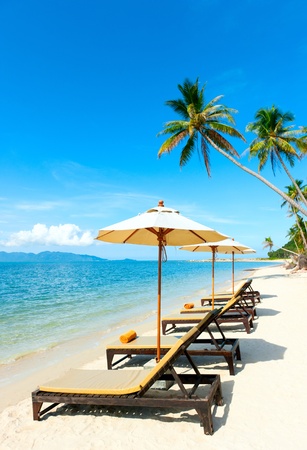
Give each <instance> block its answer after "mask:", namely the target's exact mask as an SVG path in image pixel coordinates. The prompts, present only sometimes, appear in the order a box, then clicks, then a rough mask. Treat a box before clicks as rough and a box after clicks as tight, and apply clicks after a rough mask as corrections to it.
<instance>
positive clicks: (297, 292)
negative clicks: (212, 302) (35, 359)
mask: <svg viewBox="0 0 307 450" xmlns="http://www.w3.org/2000/svg"><path fill="white" fill-rule="evenodd" d="M247 276H250V273H248V274H247ZM253 280H254V281H253V287H254V289H257V290H259V291H260V292H261V294H262V302H261V304H260V305H259V306H258V308H257V310H258V314H259V317H258V318H257V319H256V320H255V327H254V330H253V332H252V333H251V334H250V335H248V334H246V333H245V332H244V331H243V328H242V327H236V328H235V329H232V330H230V329H229V327H228V326H227V327H224V328H225V329H226V335H227V336H229V337H231V336H235V337H239V338H240V347H241V353H242V362H236V367H235V371H236V375H235V376H231V375H229V372H228V369H227V366H226V363H225V362H224V360H222V359H219V358H215V359H214V360H210V362H209V363H208V360H205V362H204V360H200V358H197V362H198V364H200V368H201V371H205V372H208V373H219V374H220V375H221V379H222V389H223V396H224V406H222V407H215V408H214V409H213V423H214V428H215V433H214V435H213V436H206V435H204V434H203V430H202V428H200V426H199V419H198V416H197V415H196V413H195V412H194V411H192V410H191V411H182V412H173V411H172V412H170V411H166V410H163V409H160V410H152V409H149V410H145V409H137V408H135V409H134V408H133V409H129V408H121V409H120V410H119V409H118V408H115V407H112V408H108V409H106V408H101V409H98V408H96V409H94V408H92V409H90V408H85V409H84V408H82V407H79V408H74V409H72V408H68V409H67V411H64V409H63V407H61V408H60V409H59V411H58V412H56V411H57V410H56V409H55V410H53V411H54V412H53V411H52V412H51V413H49V414H47V415H46V416H45V418H43V420H42V421H40V422H34V421H33V420H32V405H31V399H30V395H31V391H32V390H34V389H35V388H36V384H37V374H36V375H35V374H33V376H32V379H31V378H29V379H27V380H26V381H22V380H20V379H18V380H17V382H16V386H15V397H14V398H16V399H17V398H18V396H19V397H20V398H19V399H18V400H21V401H19V403H18V404H14V405H12V406H8V407H6V408H5V409H4V410H3V411H2V413H1V414H0V430H1V431H0V448H1V450H7V449H12V450H16V449H25V450H27V449H34V450H40V449H44V450H49V449H50V450H52V449H56V450H58V449H65V450H66V449H74V450H75V449H84V450H89V449H91V450H95V449H97V450H98V449H108V450H112V449H114V450H115V449H116V450H118V449H126V450H132V449H133V450H135V449H138V448H144V449H146V450H147V449H149V450H150V449H155V450H156V449H169V448H170V447H171V448H174V449H176V450H186V449H189V448H192V447H195V448H205V449H206V450H215V449H219V450H221V449H222V450H225V449H226V450H228V449H231V450H232V449H233V450H238V449H266V450H267V449H284V448H291V449H292V448H293V449H296V450H299V449H305V448H306V438H305V435H306V432H305V427H306V423H307V410H306V407H307V389H306V385H305V382H306V373H307V352H306V350H305V347H306V345H305V344H306V341H305V339H307V327H306V314H305V303H306V292H307V289H306V288H307V272H301V273H298V272H297V273H291V272H290V271H287V270H286V269H284V268H283V267H281V266H280V267H276V266H274V267H269V268H265V269H260V270H257V271H256V272H255V273H254V275H253ZM179 307H180V306H179ZM178 309H179V308H178ZM148 333H150V331H149V330H148ZM88 356H89V355H88ZM93 356H95V358H96V359H95V360H93V361H92V362H91V363H87V364H85V365H83V367H86V368H88V369H100V368H106V361H105V357H104V355H101V356H100V357H99V358H98V357H97V356H98V355H94V354H93ZM87 360H88V361H89V359H88V358H87ZM84 361H86V359H84ZM69 362H71V361H69ZM67 365H68V362H67V361H66V362H63V363H62V365H61V370H62V371H63V370H66V366H67ZM74 367H76V366H74ZM58 371H60V369H59V368H58ZM45 372H46V373H45V374H44V375H46V374H47V378H46V376H45V377H44V379H40V380H39V381H38V382H44V381H46V380H47V379H49V378H51V377H50V376H49V375H48V367H46V369H45ZM40 375H41V374H40ZM53 375H54V372H53V374H52V376H53ZM41 376H42V375H41ZM30 382H32V383H33V384H31V385H29V383H30ZM27 389H28V394H27V395H26V398H25V392H26V391H27ZM1 396H2V401H3V404H10V402H11V401H12V399H11V392H10V390H4V392H1ZM22 398H25V399H22ZM16 401H17V400H16Z"/></svg>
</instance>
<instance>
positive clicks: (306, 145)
mask: <svg viewBox="0 0 307 450" xmlns="http://www.w3.org/2000/svg"><path fill="white" fill-rule="evenodd" d="M293 120H294V116H293V114H292V113H291V112H286V113H283V112H282V111H281V110H280V109H278V108H276V107H275V106H274V105H273V106H272V108H261V109H259V110H258V111H257V112H256V114H255V122H251V123H249V124H248V125H247V127H246V130H247V131H251V132H254V133H255V134H256V135H257V137H256V138H255V139H254V140H253V141H252V143H251V144H250V146H249V154H250V157H255V156H257V157H258V160H259V166H258V169H259V172H260V171H261V170H262V169H263V167H264V166H265V165H266V163H267V162H268V160H270V161H271V165H272V170H273V173H274V175H275V167H277V166H279V165H281V166H282V168H283V169H284V171H285V172H286V174H287V175H288V177H289V178H290V180H291V181H292V183H293V185H294V186H295V188H296V190H297V194H298V195H297V198H296V201H301V202H303V203H304V204H305V206H307V199H306V198H305V196H304V195H303V193H302V191H301V189H300V187H299V185H298V184H297V183H296V180H295V179H294V178H293V177H292V175H291V173H290V172H289V170H288V168H287V166H286V164H285V162H284V160H285V161H287V162H288V163H289V165H290V167H293V166H294V161H295V159H301V157H302V153H301V152H306V150H307V141H306V138H305V136H303V134H302V133H303V131H302V128H300V129H298V130H294V129H293V126H291V125H289V126H287V123H289V122H293Z"/></svg>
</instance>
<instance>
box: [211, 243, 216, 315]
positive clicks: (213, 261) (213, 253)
mask: <svg viewBox="0 0 307 450" xmlns="http://www.w3.org/2000/svg"><path fill="white" fill-rule="evenodd" d="M211 249H212V302H211V305H212V309H214V263H215V250H216V247H211Z"/></svg>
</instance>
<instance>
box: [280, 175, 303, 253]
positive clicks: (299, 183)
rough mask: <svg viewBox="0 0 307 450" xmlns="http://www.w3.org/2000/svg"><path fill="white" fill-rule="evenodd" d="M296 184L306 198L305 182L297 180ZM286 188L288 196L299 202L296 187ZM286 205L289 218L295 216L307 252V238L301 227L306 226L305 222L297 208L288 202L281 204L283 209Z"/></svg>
mask: <svg viewBox="0 0 307 450" xmlns="http://www.w3.org/2000/svg"><path fill="white" fill-rule="evenodd" d="M295 182H296V185H297V186H299V188H300V190H301V192H302V193H303V195H304V196H306V193H307V186H303V181H302V180H295ZM286 188H287V195H288V196H289V197H291V198H292V199H294V200H296V201H299V194H298V191H297V189H296V187H295V186H294V185H293V184H292V185H290V186H286ZM285 205H288V207H289V217H292V216H295V221H296V225H297V228H298V230H299V233H300V235H301V241H302V244H303V247H304V249H305V251H307V240H306V236H305V233H304V230H303V228H302V226H301V223H304V224H305V222H304V221H303V219H302V217H301V216H299V214H298V212H297V208H294V207H293V206H292V205H290V204H289V203H288V202H286V201H284V202H283V203H282V204H281V207H283V206H285ZM305 229H306V224H305Z"/></svg>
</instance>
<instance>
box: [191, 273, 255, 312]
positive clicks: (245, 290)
mask: <svg viewBox="0 0 307 450" xmlns="http://www.w3.org/2000/svg"><path fill="white" fill-rule="evenodd" d="M252 281H253V280H252V279H251V278H248V279H247V280H243V281H242V282H241V283H240V284H239V286H238V287H237V290H236V291H235V293H234V294H232V293H231V292H219V293H215V294H214V302H227V301H228V300H230V299H231V298H232V297H233V296H237V297H238V296H241V297H242V298H245V299H246V300H247V301H251V302H252V304H253V305H255V303H260V301H261V299H260V292H259V291H254V289H253V288H252ZM200 302H201V305H202V306H203V305H205V303H209V304H211V302H212V295H208V296H206V297H203V298H201V300H200Z"/></svg>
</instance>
